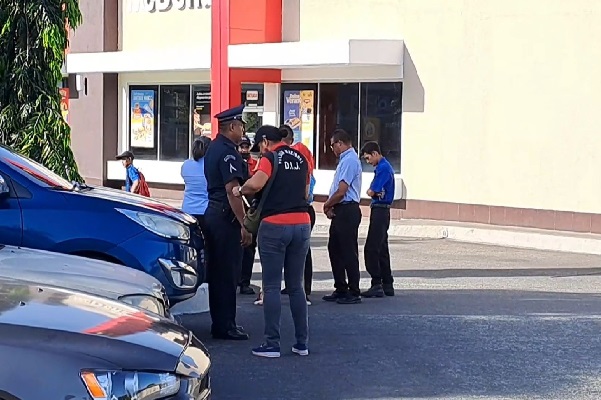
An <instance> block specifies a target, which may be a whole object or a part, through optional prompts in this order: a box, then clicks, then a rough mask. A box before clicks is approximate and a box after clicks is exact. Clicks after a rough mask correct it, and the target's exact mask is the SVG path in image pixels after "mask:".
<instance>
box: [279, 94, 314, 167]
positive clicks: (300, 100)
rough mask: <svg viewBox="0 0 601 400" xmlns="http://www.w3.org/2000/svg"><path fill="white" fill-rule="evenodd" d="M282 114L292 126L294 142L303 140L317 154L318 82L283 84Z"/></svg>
mask: <svg viewBox="0 0 601 400" xmlns="http://www.w3.org/2000/svg"><path fill="white" fill-rule="evenodd" d="M281 93H282V95H281V99H280V115H281V120H282V123H283V124H286V125H288V126H290V128H292V132H294V142H302V143H303V144H304V145H305V146H307V147H308V148H309V150H311V152H312V153H313V155H314V156H315V150H316V145H317V143H316V141H315V132H316V130H317V117H316V115H317V114H316V111H315V110H316V108H317V84H293V83H291V84H282V88H281Z"/></svg>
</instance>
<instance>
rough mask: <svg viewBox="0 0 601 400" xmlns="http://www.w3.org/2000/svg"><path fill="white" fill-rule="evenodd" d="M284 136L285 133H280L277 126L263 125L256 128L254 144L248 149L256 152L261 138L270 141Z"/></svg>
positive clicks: (275, 140) (276, 140) (277, 140)
mask: <svg viewBox="0 0 601 400" xmlns="http://www.w3.org/2000/svg"><path fill="white" fill-rule="evenodd" d="M282 135H284V136H282ZM285 137H286V135H285V133H282V132H281V131H280V130H279V129H278V128H277V127H275V126H273V125H263V126H262V127H260V128H259V129H257V133H255V145H254V146H253V148H252V149H250V151H251V152H253V153H256V152H258V151H259V143H261V142H262V141H263V139H267V140H269V141H272V142H279V141H281V140H282V139H283V138H285Z"/></svg>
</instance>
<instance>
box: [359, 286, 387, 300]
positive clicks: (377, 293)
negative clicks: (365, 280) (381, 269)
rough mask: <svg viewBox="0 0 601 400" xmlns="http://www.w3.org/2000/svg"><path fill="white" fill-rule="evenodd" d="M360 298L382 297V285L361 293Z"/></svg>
mask: <svg viewBox="0 0 601 400" xmlns="http://www.w3.org/2000/svg"><path fill="white" fill-rule="evenodd" d="M361 297H367V298H372V297H384V289H383V288H382V285H373V286H372V287H370V288H369V289H367V290H366V291H364V292H361Z"/></svg>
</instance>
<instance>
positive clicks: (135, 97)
mask: <svg viewBox="0 0 601 400" xmlns="http://www.w3.org/2000/svg"><path fill="white" fill-rule="evenodd" d="M154 97H155V95H154V90H132V91H131V99H130V105H131V118H130V121H131V122H130V140H131V143H130V146H131V147H141V148H148V149H151V148H154V146H155V143H154V110H155V99H154Z"/></svg>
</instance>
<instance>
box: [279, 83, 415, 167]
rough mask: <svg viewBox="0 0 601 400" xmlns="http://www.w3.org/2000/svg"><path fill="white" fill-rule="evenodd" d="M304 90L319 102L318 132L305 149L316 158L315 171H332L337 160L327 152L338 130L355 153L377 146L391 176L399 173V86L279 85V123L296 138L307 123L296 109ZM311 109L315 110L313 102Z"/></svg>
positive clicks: (400, 103)
mask: <svg viewBox="0 0 601 400" xmlns="http://www.w3.org/2000/svg"><path fill="white" fill-rule="evenodd" d="M307 90H311V93H312V94H313V98H315V99H316V98H319V102H318V103H319V116H318V117H319V118H318V119H319V129H317V133H316V134H315V133H313V135H314V137H317V140H316V142H315V143H314V144H313V143H312V145H311V146H309V148H310V149H313V154H315V155H316V158H317V167H318V168H319V169H326V170H327V169H329V170H331V169H335V168H336V164H337V159H336V156H335V155H334V153H333V152H332V150H331V148H330V137H331V135H332V132H334V130H335V129H337V128H342V129H344V130H346V131H347V132H348V133H349V134H350V135H351V138H352V139H353V147H355V149H356V150H357V151H360V150H361V146H363V144H364V143H365V142H368V141H376V142H378V144H379V145H380V148H381V150H382V153H383V155H384V156H385V157H386V158H387V159H388V161H389V162H390V163H391V164H392V166H393V168H394V169H395V172H397V173H400V172H401V117H402V97H403V84H402V82H374V83H371V82H368V83H322V84H319V85H315V84H313V85H312V84H284V85H282V100H281V102H282V108H281V115H282V118H281V119H282V122H283V123H288V124H289V125H291V127H293V130H295V129H296V130H295V136H296V133H297V130H298V132H299V135H300V131H301V128H300V127H301V126H303V127H304V123H305V119H308V118H304V119H303V118H302V115H301V109H300V106H299V104H300V103H301V101H304V99H302V95H301V93H302V92H303V91H307ZM315 93H317V95H315ZM305 97H307V96H305ZM313 98H312V99H311V100H310V101H311V102H313ZM312 104H313V103H312ZM314 106H315V107H317V102H315V104H314ZM311 118H313V115H311ZM312 121H313V119H312ZM314 125H316V124H314ZM314 125H313V126H314ZM359 127H360V129H359ZM313 130H315V129H313ZM295 140H298V138H296V137H295ZM303 141H304V134H303ZM363 167H364V170H365V171H372V170H373V167H371V166H369V165H367V164H365V163H364V166H363Z"/></svg>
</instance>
